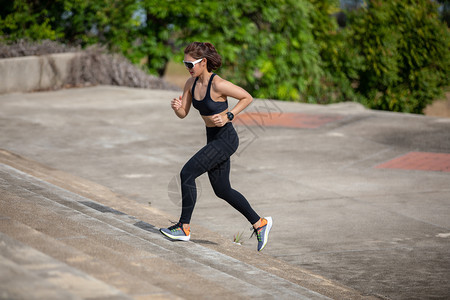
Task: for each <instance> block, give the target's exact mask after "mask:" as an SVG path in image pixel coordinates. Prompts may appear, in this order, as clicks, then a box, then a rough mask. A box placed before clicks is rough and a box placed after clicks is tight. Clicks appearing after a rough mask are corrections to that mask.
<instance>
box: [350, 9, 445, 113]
mask: <svg viewBox="0 0 450 300" xmlns="http://www.w3.org/2000/svg"><path fill="white" fill-rule="evenodd" d="M349 23H350V25H349V26H348V27H347V28H346V29H345V30H346V32H345V38H346V44H347V47H348V48H349V49H356V52H357V55H358V56H359V60H360V61H361V62H360V63H359V64H358V65H357V66H356V71H357V74H358V76H357V78H356V79H357V80H358V87H357V88H356V91H357V92H358V93H360V94H361V95H362V96H363V97H364V98H363V99H364V100H363V103H364V104H366V105H367V106H369V107H370V108H375V109H383V110H391V111H403V112H412V113H422V111H423V109H424V108H425V107H426V105H427V104H429V103H431V102H432V100H433V99H435V98H437V97H439V96H440V95H441V93H442V87H443V86H447V85H448V84H449V62H450V57H449V52H448V49H449V34H448V29H447V27H446V26H445V25H443V24H442V23H441V21H440V20H439V16H438V11H437V6H436V4H435V3H434V2H433V1H429V0H416V1H404V0H393V1H370V2H369V6H368V7H366V8H363V9H361V10H359V11H356V12H354V13H353V14H351V15H350V18H349ZM347 75H349V74H348V73H347Z"/></svg>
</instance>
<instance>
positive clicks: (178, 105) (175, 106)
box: [171, 96, 183, 111]
mask: <svg viewBox="0 0 450 300" xmlns="http://www.w3.org/2000/svg"><path fill="white" fill-rule="evenodd" d="M182 104H183V101H181V96H180V97H179V98H178V99H177V98H173V100H172V102H171V106H172V109H173V110H174V111H178V110H179V109H180V108H181V105H182Z"/></svg>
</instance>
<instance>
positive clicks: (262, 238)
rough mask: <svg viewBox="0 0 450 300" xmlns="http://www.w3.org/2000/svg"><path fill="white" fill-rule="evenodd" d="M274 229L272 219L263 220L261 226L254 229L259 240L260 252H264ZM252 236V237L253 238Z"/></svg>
mask: <svg viewBox="0 0 450 300" xmlns="http://www.w3.org/2000/svg"><path fill="white" fill-rule="evenodd" d="M271 228H272V217H266V218H262V219H261V226H260V227H258V228H256V229H253V230H254V231H253V234H256V237H257V238H258V251H262V250H263V249H264V247H265V246H266V245H267V242H268V241H269V232H270V229H271ZM253 234H252V236H253Z"/></svg>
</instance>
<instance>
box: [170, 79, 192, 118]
mask: <svg viewBox="0 0 450 300" xmlns="http://www.w3.org/2000/svg"><path fill="white" fill-rule="evenodd" d="M193 81H194V78H189V79H188V80H187V81H186V84H185V85H184V89H183V95H182V96H180V97H178V98H173V100H172V102H171V106H172V109H173V111H174V112H175V114H176V115H177V116H178V117H179V118H180V119H183V118H185V117H186V116H187V115H188V113H189V110H190V109H191V103H192V95H191V87H192V84H193Z"/></svg>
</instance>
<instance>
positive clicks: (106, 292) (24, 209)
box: [0, 150, 365, 299]
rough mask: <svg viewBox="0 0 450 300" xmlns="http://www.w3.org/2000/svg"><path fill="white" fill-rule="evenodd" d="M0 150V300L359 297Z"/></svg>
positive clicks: (82, 181) (337, 285)
mask: <svg viewBox="0 0 450 300" xmlns="http://www.w3.org/2000/svg"><path fill="white" fill-rule="evenodd" d="M169 219H174V217H171V216H167V215H165V214H164V213H162V212H159V211H157V210H155V209H153V208H151V207H150V206H145V205H142V204H139V203H137V202H135V201H132V200H129V199H125V198H123V197H121V196H119V195H116V194H114V193H112V192H111V191H110V190H109V189H107V188H105V187H103V186H100V185H98V184H95V183H93V182H89V181H87V180H84V179H82V178H77V177H75V176H72V175H70V174H67V173H64V172H61V171H58V170H54V169H51V168H48V167H46V166H43V165H40V164H38V163H36V162H33V161H30V160H27V159H25V158H22V157H19V156H16V155H14V154H12V153H9V152H7V151H4V150H0V299H249V298H255V297H259V298H260V299H274V298H277V299H329V298H332V299H361V298H365V297H363V296H362V295H361V294H360V293H359V292H357V291H355V290H352V289H349V288H347V287H345V286H341V285H339V284H337V283H335V282H332V281H330V280H327V279H326V278H323V277H320V276H317V275H314V274H311V273H310V272H307V271H305V270H302V269H299V268H297V267H293V266H290V265H288V264H287V263H285V262H282V261H279V260H276V259H274V258H272V257H270V256H268V255H265V254H264V253H258V252H257V251H256V250H255V251H254V252H252V251H249V250H248V249H246V248H243V247H239V246H238V245H235V244H233V243H232V242H231V241H229V240H228V241H227V240H226V239H223V238H222V237H220V236H218V235H217V234H216V233H213V232H210V231H208V230H207V229H204V228H200V227H195V225H194V226H193V234H192V241H191V242H187V243H185V242H171V241H169V240H167V239H165V238H164V237H163V236H162V235H161V234H160V233H159V230H158V229H159V227H158V226H167V225H168V224H169V222H168V220H169Z"/></svg>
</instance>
